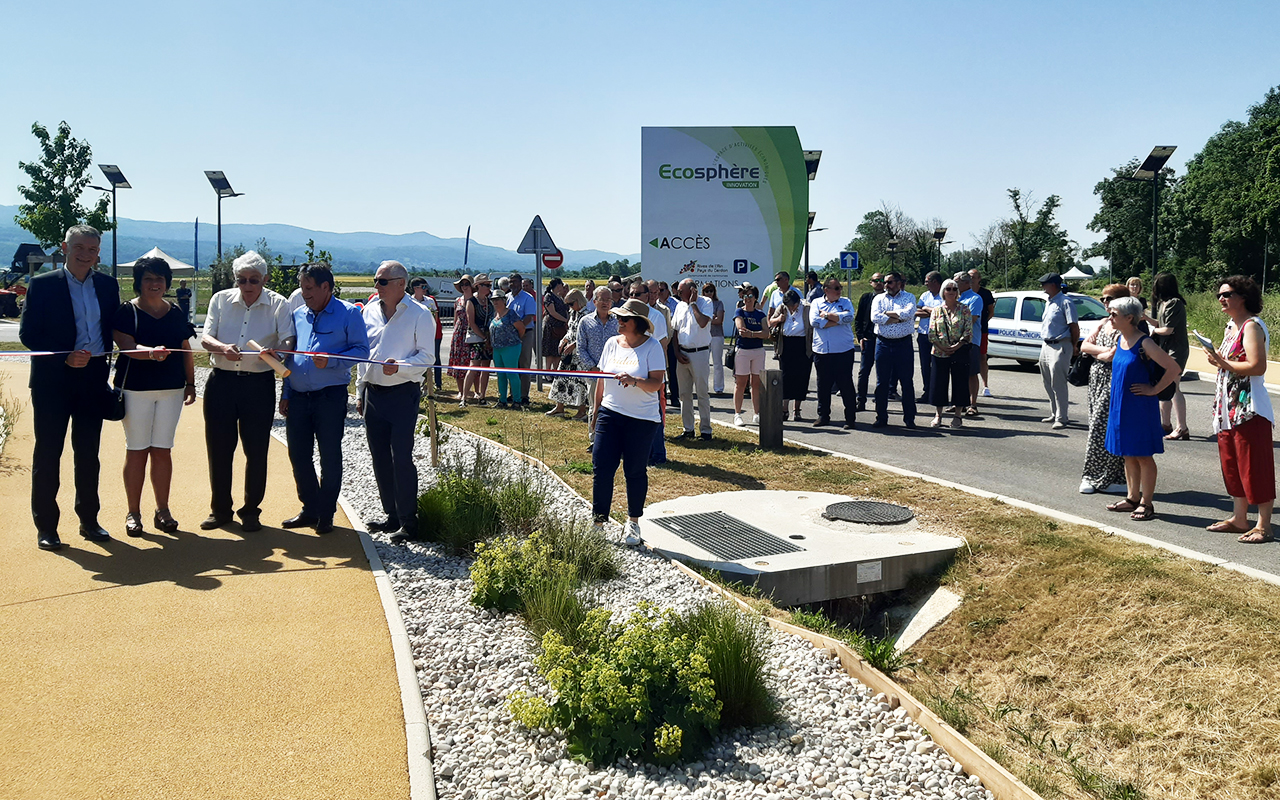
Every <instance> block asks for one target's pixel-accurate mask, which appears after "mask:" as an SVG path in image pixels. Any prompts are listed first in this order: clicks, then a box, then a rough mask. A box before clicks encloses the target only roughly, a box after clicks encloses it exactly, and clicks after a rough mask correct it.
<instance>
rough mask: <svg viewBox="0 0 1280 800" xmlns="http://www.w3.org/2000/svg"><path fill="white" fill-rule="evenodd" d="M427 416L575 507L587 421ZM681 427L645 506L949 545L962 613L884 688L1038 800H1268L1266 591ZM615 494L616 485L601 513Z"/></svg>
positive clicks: (1274, 608) (998, 510)
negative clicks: (869, 504) (738, 511)
mask: <svg viewBox="0 0 1280 800" xmlns="http://www.w3.org/2000/svg"><path fill="white" fill-rule="evenodd" d="M534 399H535V403H537V401H538V400H540V399H541V398H540V397H538V396H536V395H535V398H534ZM536 407H537V406H535V408H536ZM546 408H548V406H542V407H541V410H546ZM440 409H441V411H442V414H441V419H442V420H444V421H446V422H450V423H452V424H455V425H458V426H460V427H462V428H465V429H468V430H472V431H475V432H477V433H480V434H481V435H484V436H488V437H490V438H494V439H498V440H500V441H503V442H504V443H505V444H507V445H509V446H511V447H515V448H517V449H520V450H522V451H524V452H526V453H529V454H530V455H533V456H535V457H537V458H539V459H540V460H542V461H544V462H545V463H547V464H548V465H549V466H550V467H551V468H552V469H554V470H555V471H556V472H557V473H558V474H559V475H560V477H562V478H563V479H564V480H565V481H566V482H567V483H568V484H569V485H570V486H572V487H573V488H574V489H575V490H577V491H578V492H579V493H581V494H582V495H583V496H584V497H588V498H589V497H590V496H591V475H590V474H589V473H587V472H584V471H583V470H582V468H581V465H582V464H584V463H589V461H590V456H589V454H588V453H587V452H586V450H585V448H586V429H585V425H584V424H583V423H581V422H572V421H569V420H564V419H552V418H547V417H545V416H543V415H542V414H541V413H539V411H533V412H513V411H498V410H495V409H470V408H469V409H467V410H465V411H462V410H460V409H457V408H456V407H451V406H448V405H442V406H440ZM680 430H681V426H680V422H679V420H678V418H672V417H668V418H667V426H666V434H667V436H668V442H667V453H668V457H669V458H670V459H671V462H672V463H671V464H669V465H667V466H665V467H663V468H658V469H652V470H650V472H649V480H650V489H649V501H650V502H658V501H661V500H666V499H669V498H672V497H677V496H683V495H690V494H699V493H705V492H719V491H728V490H732V489H781V490H793V491H794V490H806V491H827V492H836V493H844V494H850V495H853V496H856V497H866V498H875V499H885V500H890V501H893V502H897V503H902V504H905V505H907V506H910V507H911V508H912V509H913V510H914V511H915V512H916V515H917V517H918V519H919V521H920V524H921V525H922V526H924V527H926V528H929V529H932V530H936V531H939V532H945V533H950V534H953V535H958V536H963V537H964V539H965V540H966V542H967V546H966V547H964V548H961V550H960V551H959V554H958V557H957V558H956V560H955V561H954V562H953V564H952V565H951V567H950V568H949V569H948V570H947V572H946V573H945V574H944V575H943V576H942V581H943V583H944V584H945V585H947V586H949V587H950V588H952V589H953V590H955V591H957V592H959V593H961V594H962V595H963V596H964V598H965V603H964V605H963V606H962V607H961V608H960V609H959V610H958V611H957V612H956V613H955V614H953V615H952V616H951V617H950V618H949V619H948V620H946V621H945V622H944V623H943V624H942V625H940V626H939V627H938V628H936V629H935V630H934V631H932V632H931V633H930V634H929V635H928V636H926V637H925V639H924V640H923V641H921V642H920V643H918V644H917V645H915V646H914V647H913V648H912V651H911V653H912V655H913V656H914V658H916V659H918V661H917V662H914V664H913V666H911V667H908V668H907V669H905V670H903V671H900V672H898V673H897V675H896V676H895V677H896V678H897V680H899V682H901V683H903V684H904V685H905V686H906V687H907V688H909V689H910V690H911V691H912V692H913V693H914V694H915V695H916V696H917V697H918V698H919V699H920V700H921V701H923V702H925V703H926V704H928V705H930V706H931V707H932V708H933V709H934V710H935V711H936V712H938V713H939V714H940V715H941V716H942V717H943V718H944V719H946V720H947V721H948V722H950V723H951V724H952V725H953V726H955V727H957V728H958V729H960V730H961V731H962V732H964V733H966V734H967V735H969V736H970V737H971V738H973V739H974V741H976V742H979V743H980V746H981V747H982V748H983V749H984V750H985V751H986V752H987V753H988V754H989V755H991V756H992V757H993V758H995V759H996V760H997V761H1000V762H1001V763H1002V764H1006V765H1007V766H1008V767H1009V768H1010V769H1011V770H1012V771H1013V772H1015V773H1016V774H1018V775H1019V777H1021V778H1022V779H1023V780H1024V781H1026V782H1027V783H1028V785H1030V786H1031V787H1032V788H1034V789H1036V790H1037V791H1039V792H1040V793H1041V794H1043V795H1044V796H1046V797H1059V796H1060V797H1067V798H1091V797H1096V798H1106V799H1107V800H1112V799H1115V800H1119V799H1120V798H1132V797H1147V798H1186V799H1187V800H1190V799H1191V798H1206V797H1213V798H1240V799H1241V800H1244V799H1246V798H1249V799H1252V798H1274V797H1280V755H1278V753H1280V693H1276V692H1274V691H1273V690H1272V688H1271V686H1270V683H1271V680H1272V679H1273V676H1274V675H1276V674H1280V588H1278V587H1274V586H1271V585H1269V584H1264V583H1261V582H1259V581H1255V580H1252V579H1249V578H1246V577H1244V576H1242V575H1238V574H1236V573H1233V572H1228V571H1224V570H1220V569H1216V568H1214V567H1212V566H1210V565H1207V564H1202V563H1199V562H1193V561H1189V560H1187V559H1183V558H1181V557H1178V556H1174V555H1172V554H1168V553H1164V552H1162V551H1156V550H1152V549H1151V548H1148V547H1145V546H1141V545H1138V544H1134V543H1131V542H1129V541H1127V540H1124V539H1119V538H1116V537H1110V536H1107V535H1104V534H1102V533H1101V532H1099V531H1097V530H1094V529H1092V528H1085V527H1079V526H1073V525H1067V524H1062V523H1058V522H1055V521H1053V520H1049V519H1045V518H1044V517H1041V516H1038V515H1036V514H1033V513H1030V512H1027V511H1023V510H1020V509H1016V508H1013V507H1011V506H1008V505H1005V504H1003V503H1000V502H999V501H995V500H985V499H980V498H974V497H972V496H970V495H967V494H964V493H961V492H959V491H956V490H952V489H948V488H944V487H940V486H937V485H935V484H931V483H927V482H924V481H920V480H916V479H912V478H904V477H900V476H896V475H891V474H885V473H881V472H878V471H876V470H874V469H871V468H869V467H865V466H863V465H860V464H857V463H854V462H851V461H847V460H844V459H840V458H837V457H833V456H827V455H824V454H821V453H816V452H813V451H810V450H805V449H802V448H798V447H790V446H788V447H786V448H784V449H782V450H780V451H769V450H762V449H760V448H759V447H758V446H757V445H756V444H755V432H754V431H736V430H729V429H725V428H717V429H716V437H717V438H716V439H715V440H713V441H712V442H701V441H699V440H694V441H684V440H676V439H672V438H671V437H674V436H677V435H678V434H679V433H680ZM622 497H623V494H622V482H621V474H619V476H618V482H617V491H616V493H615V507H617V506H618V505H619V503H620V501H621V498H622ZM1205 535H1206V536H1208V535H1209V534H1205Z"/></svg>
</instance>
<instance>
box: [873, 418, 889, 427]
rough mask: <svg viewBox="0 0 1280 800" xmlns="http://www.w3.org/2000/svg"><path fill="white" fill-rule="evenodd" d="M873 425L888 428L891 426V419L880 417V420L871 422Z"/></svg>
mask: <svg viewBox="0 0 1280 800" xmlns="http://www.w3.org/2000/svg"><path fill="white" fill-rule="evenodd" d="M871 427H873V428H887V427H889V420H887V419H878V420H876V421H875V422H873V423H871Z"/></svg>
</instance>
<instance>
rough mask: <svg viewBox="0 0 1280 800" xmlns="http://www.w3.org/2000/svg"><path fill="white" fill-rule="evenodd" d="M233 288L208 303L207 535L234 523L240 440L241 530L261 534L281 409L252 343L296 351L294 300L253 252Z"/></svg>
mask: <svg viewBox="0 0 1280 800" xmlns="http://www.w3.org/2000/svg"><path fill="white" fill-rule="evenodd" d="M231 270H232V272H233V274H234V275H235V282H236V285H235V286H233V287H232V288H230V289H223V290H222V291H220V292H218V293H216V294H214V296H213V297H211V298H210V299H209V311H208V315H207V316H206V317H205V323H204V336H203V337H202V338H201V339H200V345H201V346H202V347H204V349H205V350H208V351H209V352H210V353H211V354H212V356H211V360H212V361H213V372H212V373H210V375H209V381H208V383H206V384H205V390H204V404H203V408H204V442H205V450H206V451H208V458H209V489H210V500H209V517H208V518H207V519H206V520H205V521H204V522H202V523H200V528H201V529H202V530H206V531H208V530H213V529H214V528H220V527H222V526H223V525H226V524H227V523H228V522H230V521H231V519H232V501H231V462H232V460H233V459H234V457H235V454H236V444H237V439H239V441H240V443H242V444H243V445H244V457H245V470H244V504H243V505H242V506H240V511H239V514H240V524H241V529H242V530H244V531H246V532H253V531H257V530H261V529H262V523H261V522H259V521H258V516H259V514H260V512H261V503H262V497H263V495H264V494H266V491H267V449H268V447H269V446H270V443H271V423H272V420H273V419H274V418H275V409H276V378H275V375H274V374H273V373H272V371H271V367H269V366H267V363H266V362H265V361H263V360H262V359H261V358H259V357H258V355H257V354H256V353H249V354H245V353H242V352H241V351H242V350H249V351H253V350H256V348H255V347H254V346H252V345H250V344H249V342H250V341H252V342H255V343H256V344H258V345H261V346H262V347H265V348H268V349H276V348H278V349H282V350H292V349H293V316H292V315H291V314H290V313H289V301H288V300H287V299H285V298H284V297H283V296H282V295H279V294H277V293H275V292H273V291H271V290H270V289H268V288H266V282H267V275H268V274H270V272H271V267H270V265H269V264H267V262H266V261H265V260H264V259H263V258H262V256H260V255H258V253H257V252H255V251H253V250H250V251H249V252H247V253H245V254H244V255H242V256H240V257H239V258H237V259H236V260H235V261H234V262H232V264H231Z"/></svg>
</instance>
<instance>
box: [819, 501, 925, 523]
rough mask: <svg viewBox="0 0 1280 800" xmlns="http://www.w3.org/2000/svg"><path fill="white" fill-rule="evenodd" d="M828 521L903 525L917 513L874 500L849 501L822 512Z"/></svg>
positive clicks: (903, 507)
mask: <svg viewBox="0 0 1280 800" xmlns="http://www.w3.org/2000/svg"><path fill="white" fill-rule="evenodd" d="M822 516H824V517H826V518H827V519H836V520H843V521H845V522H860V523H863V524H865V525H901V524H902V523H904V522H910V521H911V520H912V519H913V518H914V517H915V513H914V512H912V511H911V509H909V508H907V507H906V506H899V505H894V504H893V503H879V502H876V501H874V500H847V501H845V502H843V503H832V504H831V505H829V506H827V510H826V511H823V512H822Z"/></svg>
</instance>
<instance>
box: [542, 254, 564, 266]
mask: <svg viewBox="0 0 1280 800" xmlns="http://www.w3.org/2000/svg"><path fill="white" fill-rule="evenodd" d="M562 264H564V253H562V252H560V251H559V250H557V251H555V252H554V253H548V254H546V255H545V256H543V257H542V266H544V267H546V268H547V269H560V267H561V265H562Z"/></svg>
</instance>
